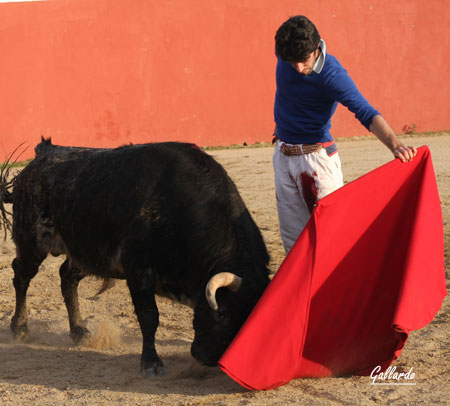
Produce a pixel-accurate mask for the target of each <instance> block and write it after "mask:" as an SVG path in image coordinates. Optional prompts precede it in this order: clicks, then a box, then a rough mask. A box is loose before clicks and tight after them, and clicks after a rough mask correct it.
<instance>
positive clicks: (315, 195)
mask: <svg viewBox="0 0 450 406" xmlns="http://www.w3.org/2000/svg"><path fill="white" fill-rule="evenodd" d="M282 144H283V143H282V142H281V141H278V142H277V145H276V147H275V152H274V155H273V168H274V172H275V191H276V199H277V209H278V219H279V222H280V233H281V239H282V240H283V245H284V249H285V250H286V253H288V252H289V251H290V249H291V248H292V246H293V245H294V243H295V241H297V238H298V236H299V235H300V233H301V232H302V230H303V228H304V227H305V225H306V223H307V221H308V220H309V217H310V216H311V212H312V210H313V207H314V205H315V204H316V203H317V201H318V200H319V199H322V198H323V197H325V196H326V195H327V194H329V193H331V192H334V191H335V190H336V189H338V188H340V187H341V186H342V185H343V184H344V182H343V176H342V170H341V160H340V158H339V155H338V153H337V152H336V153H334V154H333V155H332V156H328V154H327V152H326V150H325V149H324V148H322V149H321V150H320V151H318V152H313V153H311V154H306V155H290V156H288V155H285V154H283V153H282V152H281V151H280V146H281V145H282Z"/></svg>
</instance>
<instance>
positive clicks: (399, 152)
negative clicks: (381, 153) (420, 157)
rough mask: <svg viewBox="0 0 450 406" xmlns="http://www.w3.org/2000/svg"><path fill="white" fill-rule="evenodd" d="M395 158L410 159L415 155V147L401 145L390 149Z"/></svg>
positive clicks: (403, 160) (405, 160)
mask: <svg viewBox="0 0 450 406" xmlns="http://www.w3.org/2000/svg"><path fill="white" fill-rule="evenodd" d="M392 152H393V153H394V156H395V157H396V158H399V159H400V160H401V161H402V162H408V161H412V159H413V158H414V157H415V156H416V155H417V149H416V148H415V147H406V146H404V145H401V146H399V147H397V148H396V149H394V151H392Z"/></svg>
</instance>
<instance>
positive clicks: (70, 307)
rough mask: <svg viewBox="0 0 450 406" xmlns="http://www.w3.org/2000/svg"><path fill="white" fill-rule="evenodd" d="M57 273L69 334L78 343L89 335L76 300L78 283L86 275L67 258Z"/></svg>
mask: <svg viewBox="0 0 450 406" xmlns="http://www.w3.org/2000/svg"><path fill="white" fill-rule="evenodd" d="M59 274H60V277H61V293H62V295H63V297H64V302H65V304H66V308H67V313H68V315H69V325H70V336H71V337H72V340H73V341H74V342H75V343H77V344H79V343H81V342H82V341H83V340H84V339H86V338H88V337H90V335H91V333H90V332H89V330H88V329H87V328H86V327H85V326H84V323H83V320H82V318H81V314H80V305H79V302H78V285H79V283H80V281H81V280H82V279H83V278H84V277H85V276H86V275H85V273H84V272H81V271H80V270H78V269H77V268H74V267H72V266H71V265H70V261H69V260H68V259H66V260H65V261H64V263H63V264H62V265H61V267H60V268H59Z"/></svg>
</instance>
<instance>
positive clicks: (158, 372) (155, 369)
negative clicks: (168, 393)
mask: <svg viewBox="0 0 450 406" xmlns="http://www.w3.org/2000/svg"><path fill="white" fill-rule="evenodd" d="M165 373H166V369H165V368H164V365H163V363H162V362H161V361H156V362H154V363H152V364H151V365H147V366H144V365H142V364H141V374H142V376H143V377H144V378H151V377H152V376H163V375H164V374H165Z"/></svg>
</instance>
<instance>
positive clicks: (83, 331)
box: [70, 326, 91, 345]
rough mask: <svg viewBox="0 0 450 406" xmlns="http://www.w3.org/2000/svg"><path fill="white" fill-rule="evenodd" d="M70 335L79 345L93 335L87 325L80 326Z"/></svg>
mask: <svg viewBox="0 0 450 406" xmlns="http://www.w3.org/2000/svg"><path fill="white" fill-rule="evenodd" d="M70 337H71V338H72V340H73V342H74V343H75V344H77V345H79V344H82V343H83V342H84V341H86V340H87V339H89V338H90V337H91V332H90V331H89V330H88V329H87V328H86V327H81V326H78V327H75V328H73V329H72V330H71V331H70Z"/></svg>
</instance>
